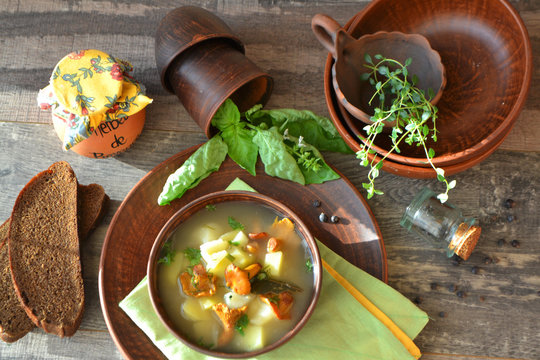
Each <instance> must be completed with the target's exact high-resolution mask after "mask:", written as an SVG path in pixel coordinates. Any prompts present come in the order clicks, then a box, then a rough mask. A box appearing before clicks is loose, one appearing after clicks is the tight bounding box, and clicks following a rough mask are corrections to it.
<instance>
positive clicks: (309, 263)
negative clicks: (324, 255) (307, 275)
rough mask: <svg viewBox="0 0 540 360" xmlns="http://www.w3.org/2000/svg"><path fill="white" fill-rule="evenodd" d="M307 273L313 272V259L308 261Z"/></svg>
mask: <svg viewBox="0 0 540 360" xmlns="http://www.w3.org/2000/svg"><path fill="white" fill-rule="evenodd" d="M306 271H307V272H313V263H312V262H311V259H307V260H306Z"/></svg>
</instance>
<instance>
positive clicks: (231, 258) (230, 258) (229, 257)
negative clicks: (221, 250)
mask: <svg viewBox="0 0 540 360" xmlns="http://www.w3.org/2000/svg"><path fill="white" fill-rule="evenodd" d="M226 258H227V259H228V260H230V261H231V262H234V260H236V258H235V257H234V256H232V255H231V254H227V256H226Z"/></svg>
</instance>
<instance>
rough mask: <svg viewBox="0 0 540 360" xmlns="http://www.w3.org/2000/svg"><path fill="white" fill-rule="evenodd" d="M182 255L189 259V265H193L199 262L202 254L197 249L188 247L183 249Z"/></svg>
mask: <svg viewBox="0 0 540 360" xmlns="http://www.w3.org/2000/svg"><path fill="white" fill-rule="evenodd" d="M184 255H185V257H186V259H188V261H189V266H195V265H197V264H200V263H201V259H202V255H201V250H199V249H194V248H190V247H188V248H186V249H185V250H184Z"/></svg>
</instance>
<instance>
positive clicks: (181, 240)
mask: <svg viewBox="0 0 540 360" xmlns="http://www.w3.org/2000/svg"><path fill="white" fill-rule="evenodd" d="M242 227H243V229H242ZM271 238H273V239H272V240H271ZM274 239H275V240H274ZM165 249H166V250H167V251H166V252H168V253H170V254H171V253H174V254H175V255H174V257H170V258H169V259H167V256H166V255H165V254H164V253H162V255H163V257H162V259H163V263H162V264H160V265H159V268H158V291H159V294H160V297H161V299H162V302H163V306H164V308H165V311H166V312H167V314H168V315H169V317H170V319H171V320H172V322H173V323H174V324H175V326H176V328H177V329H181V330H182V333H183V334H184V335H185V336H186V337H187V338H189V339H190V340H191V341H192V342H193V343H195V344H198V345H200V346H202V347H206V348H208V349H212V350H218V351H224V352H231V353H234V352H246V351H254V350H258V349H260V348H262V347H265V346H267V345H269V344H272V343H274V342H276V341H277V340H279V339H280V338H281V337H282V336H283V335H284V334H285V333H286V332H288V331H289V330H291V329H292V328H293V327H294V325H295V324H296V323H297V322H298V321H299V319H300V318H301V317H302V315H303V314H304V312H305V311H306V309H307V307H308V305H309V301H310V299H311V295H312V292H313V282H314V276H313V272H312V269H311V267H310V264H312V258H311V255H310V252H309V249H308V247H307V244H306V243H305V242H304V241H303V240H302V239H301V237H300V236H299V234H298V233H297V231H296V230H295V229H294V225H293V224H292V222H290V221H289V220H288V219H282V218H280V217H279V216H278V215H277V214H276V212H275V211H274V210H273V209H271V208H269V207H266V206H261V205H260V204H259V205H257V204H254V203H251V202H222V203H217V204H216V205H215V206H214V205H211V206H207V208H206V209H203V210H201V211H199V212H197V213H196V214H194V215H193V216H192V217H190V219H189V220H187V221H186V222H184V223H183V224H181V225H180V226H179V227H178V228H177V229H176V230H175V232H174V233H173V234H172V235H171V237H170V239H169V240H168V241H167V243H166V245H165ZM199 256H200V258H199ZM199 259H200V261H199ZM169 260H170V261H169ZM199 263H200V264H201V265H202V266H201V265H198V264H199ZM257 264H259V265H260V266H259V265H257ZM246 279H249V281H247V282H246ZM248 283H249V285H248ZM227 285H228V286H227ZM248 288H249V289H248ZM212 289H213V290H214V292H213V291H212ZM246 291H249V292H247V293H246ZM291 299H292V300H291ZM291 302H292V307H290V303H291ZM280 317H281V319H280ZM224 319H225V320H224Z"/></svg>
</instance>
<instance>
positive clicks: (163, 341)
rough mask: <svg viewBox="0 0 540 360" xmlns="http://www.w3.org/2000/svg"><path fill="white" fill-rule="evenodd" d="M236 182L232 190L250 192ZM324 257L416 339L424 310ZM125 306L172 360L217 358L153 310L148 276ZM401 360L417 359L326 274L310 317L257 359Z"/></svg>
mask: <svg viewBox="0 0 540 360" xmlns="http://www.w3.org/2000/svg"><path fill="white" fill-rule="evenodd" d="M247 186H248V185H247V184H245V183H244V182H243V181H241V180H239V179H237V180H235V181H234V182H233V183H231V185H230V186H229V187H228V188H227V190H249V191H254V190H253V189H252V188H248V187H247ZM318 246H319V251H320V254H321V257H322V258H323V259H324V260H325V261H326V262H327V263H328V264H329V265H330V266H331V267H332V268H334V269H335V270H336V271H337V272H339V273H340V274H341V275H342V276H343V277H345V278H346V279H347V280H348V281H349V282H350V283H351V284H352V285H353V286H354V287H355V288H356V289H358V290H359V291H360V292H361V293H362V294H363V295H364V296H365V297H367V298H368V299H369V300H370V301H371V302H372V303H373V304H375V306H377V307H378V308H379V309H380V310H382V311H383V312H384V313H385V314H386V315H387V316H388V317H390V319H391V320H392V321H393V322H394V323H395V324H396V325H397V326H398V327H399V328H400V329H401V330H403V332H405V333H406V334H407V335H408V336H409V337H410V338H411V339H414V338H415V337H416V336H417V335H418V334H419V333H420V331H421V330H422V329H423V328H424V326H425V325H426V323H427V322H428V316H427V314H426V313H425V312H423V311H422V310H420V309H418V308H417V307H416V306H415V305H414V304H413V303H412V302H410V301H409V300H408V299H407V298H405V297H404V296H403V295H401V294H400V293H399V292H397V291H396V290H394V289H393V288H391V287H390V286H388V285H387V284H385V283H384V282H382V281H380V280H378V279H376V278H374V277H373V276H371V275H369V274H368V273H366V272H365V271H363V270H361V269H359V268H357V267H356V266H354V265H352V264H350V263H349V262H347V261H346V260H345V259H343V258H342V257H340V256H339V255H337V254H336V253H334V252H333V251H332V250H330V249H329V248H327V247H326V246H325V245H324V244H323V243H321V242H319V241H318ZM119 305H120V307H121V308H122V309H123V310H124V311H125V312H126V313H127V315H128V316H129V317H130V318H131V319H132V320H133V321H134V322H135V324H137V326H138V327H139V328H140V329H141V330H142V331H143V332H144V333H145V334H146V335H147V336H148V337H149V338H150V340H152V342H153V343H154V344H155V345H156V346H157V347H158V348H159V349H160V350H161V351H162V352H163V354H165V356H167V357H168V358H169V359H187V360H191V359H193V360H202V359H215V358H213V357H209V356H205V355H202V354H200V353H198V352H196V351H194V350H192V349H191V348H189V347H187V346H185V345H184V344H182V342H180V340H178V339H176V338H175V337H174V336H173V335H172V334H170V333H169V332H168V330H167V328H165V326H164V325H163V324H162V323H161V321H160V320H159V318H158V317H157V315H156V314H155V312H154V309H153V307H152V303H151V302H150V296H149V293H148V286H147V279H146V277H145V278H144V279H142V281H141V282H140V283H139V284H138V285H137V286H136V287H135V288H134V289H133V290H132V291H131V293H129V294H128V296H127V297H126V298H125V299H124V300H122V301H121V302H120V304H119ZM306 356H309V358H310V359H329V358H332V357H339V359H340V360H344V359H356V360H358V359H366V360H367V359H369V360H393V359H396V360H398V359H399V360H402V359H410V360H413V359H414V357H413V356H412V355H411V354H410V353H409V352H408V351H407V349H406V348H405V347H404V346H403V345H402V344H401V342H400V341H399V340H398V339H397V338H396V337H395V336H394V335H393V334H392V333H391V332H390V330H388V328H387V327H386V326H385V325H384V324H382V323H381V322H380V321H379V320H377V319H376V318H375V317H374V316H373V315H372V314H371V313H370V312H369V311H368V310H366V309H365V308H364V307H363V306H362V305H361V304H360V303H359V302H358V301H357V300H356V299H355V298H354V297H353V296H352V295H351V294H350V293H349V292H348V291H347V290H346V289H345V288H344V287H343V286H341V285H340V284H339V283H338V282H337V281H336V280H334V278H333V277H332V276H330V275H329V274H328V273H327V272H326V270H324V272H323V282H322V290H321V294H320V297H319V301H318V303H317V306H316V308H315V311H314V312H313V314H312V316H311V318H310V319H309V321H308V322H307V324H306V325H305V326H304V328H303V329H302V330H301V331H300V332H299V333H298V334H297V335H296V336H295V337H294V338H293V339H291V340H290V341H289V342H287V343H286V344H284V345H283V346H281V347H279V348H278V349H276V350H273V351H271V352H269V353H266V354H263V355H260V356H258V357H257V358H256V359H261V360H265V359H267V360H270V359H282V358H287V359H303V358H306Z"/></svg>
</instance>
